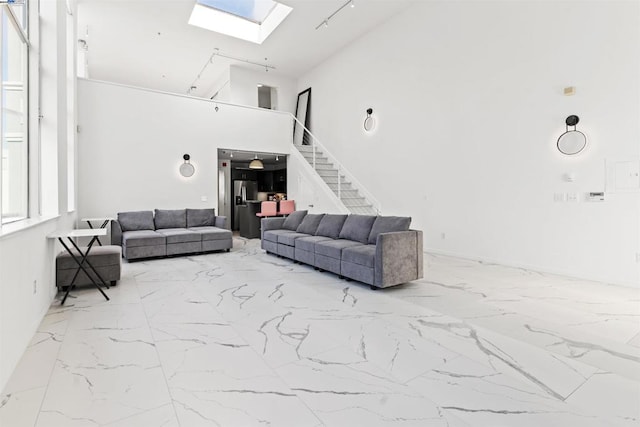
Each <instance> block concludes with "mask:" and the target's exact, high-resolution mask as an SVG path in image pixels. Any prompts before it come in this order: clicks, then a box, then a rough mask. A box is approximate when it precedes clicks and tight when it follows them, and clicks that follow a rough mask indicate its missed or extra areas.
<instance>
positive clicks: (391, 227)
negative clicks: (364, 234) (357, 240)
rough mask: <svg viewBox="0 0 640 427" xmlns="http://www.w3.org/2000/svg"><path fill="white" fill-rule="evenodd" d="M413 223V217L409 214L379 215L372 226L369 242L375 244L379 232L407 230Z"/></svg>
mask: <svg viewBox="0 0 640 427" xmlns="http://www.w3.org/2000/svg"><path fill="white" fill-rule="evenodd" d="M409 225H411V217H408V216H379V217H377V218H376V220H375V221H374V223H373V227H371V233H369V244H371V245H375V244H376V240H377V239H378V234H380V233H389V232H393V231H407V230H408V229H409Z"/></svg>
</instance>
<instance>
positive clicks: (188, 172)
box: [180, 154, 196, 178]
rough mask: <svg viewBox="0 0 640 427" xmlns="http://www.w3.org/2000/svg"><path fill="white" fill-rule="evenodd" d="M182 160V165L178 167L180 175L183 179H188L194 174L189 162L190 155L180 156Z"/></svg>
mask: <svg viewBox="0 0 640 427" xmlns="http://www.w3.org/2000/svg"><path fill="white" fill-rule="evenodd" d="M182 158H183V159H184V163H183V164H181V165H180V175H182V176H184V177H185V178H189V177H191V176H193V174H194V173H195V172H196V168H195V167H194V166H193V165H192V164H191V162H190V160H191V156H190V155H188V154H185V155H184V156H182Z"/></svg>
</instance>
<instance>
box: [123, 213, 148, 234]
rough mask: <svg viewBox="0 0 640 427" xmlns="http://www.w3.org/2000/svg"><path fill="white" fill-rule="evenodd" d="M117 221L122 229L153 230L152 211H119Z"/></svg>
mask: <svg viewBox="0 0 640 427" xmlns="http://www.w3.org/2000/svg"><path fill="white" fill-rule="evenodd" d="M118 222H119V223H120V228H122V231H138V230H155V227H154V225H153V212H151V211H136V212H119V213H118Z"/></svg>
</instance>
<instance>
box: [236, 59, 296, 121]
mask: <svg viewBox="0 0 640 427" xmlns="http://www.w3.org/2000/svg"><path fill="white" fill-rule="evenodd" d="M258 84H263V85H266V86H271V87H275V88H277V92H278V101H277V110H279V111H287V112H289V113H291V114H294V113H295V111H296V102H297V101H298V92H297V91H296V80H295V79H292V78H290V77H286V76H282V75H279V74H277V73H275V72H273V71H269V72H266V71H264V70H261V71H254V70H248V69H246V68H242V67H239V66H237V65H233V66H231V102H233V103H234V104H240V105H250V106H252V107H257V106H258Z"/></svg>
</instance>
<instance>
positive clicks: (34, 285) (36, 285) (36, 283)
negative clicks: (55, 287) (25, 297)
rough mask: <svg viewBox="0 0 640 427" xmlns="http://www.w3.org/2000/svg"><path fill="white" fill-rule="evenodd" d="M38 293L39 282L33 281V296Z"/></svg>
mask: <svg viewBox="0 0 640 427" xmlns="http://www.w3.org/2000/svg"><path fill="white" fill-rule="evenodd" d="M36 292H38V281H37V280H34V281H33V294H34V295H35V294H36Z"/></svg>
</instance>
